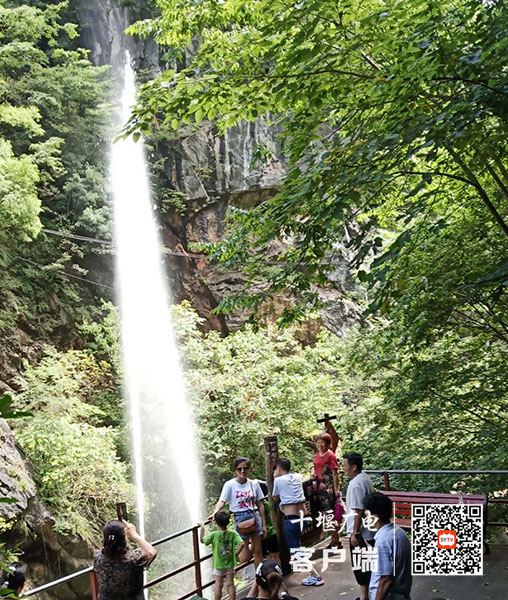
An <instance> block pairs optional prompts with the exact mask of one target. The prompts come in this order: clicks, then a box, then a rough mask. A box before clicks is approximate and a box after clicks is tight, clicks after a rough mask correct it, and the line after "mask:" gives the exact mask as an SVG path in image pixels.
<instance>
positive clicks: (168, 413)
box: [111, 59, 202, 540]
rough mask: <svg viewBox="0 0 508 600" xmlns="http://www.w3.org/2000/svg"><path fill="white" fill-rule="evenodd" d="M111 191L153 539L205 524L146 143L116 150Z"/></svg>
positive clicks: (144, 506)
mask: <svg viewBox="0 0 508 600" xmlns="http://www.w3.org/2000/svg"><path fill="white" fill-rule="evenodd" d="M129 62H130V61H129V59H127V61H126V66H125V79H124V89H123V93H122V98H121V122H122V124H124V123H125V122H126V121H127V119H128V118H129V116H130V108H131V106H132V105H133V103H134V101H135V94H136V91H135V81H134V73H133V71H132V69H131V67H130V64H129ZM111 186H112V192H113V199H114V223H115V225H114V229H115V247H116V281H117V291H118V298H119V304H120V315H121V322H122V348H123V368H124V390H125V394H126V397H127V400H128V403H129V410H130V415H131V423H132V440H133V452H134V464H135V480H136V486H137V491H138V497H137V502H138V507H137V508H138V515H139V529H140V533H141V535H143V536H145V537H146V538H147V539H149V540H153V539H156V538H158V537H162V536H165V535H168V534H171V533H174V532H175V531H178V530H180V529H183V528H186V527H188V526H189V525H193V524H195V523H197V522H198V520H199V517H200V515H201V514H202V513H201V490H202V485H201V474H200V469H199V466H198V453H197V448H196V443H195V435H194V426H193V422H192V417H191V412H190V408H189V406H188V404H187V401H186V398H185V389H184V381H183V376H182V372H181V368H180V360H179V356H178V350H177V347H176V345H175V341H174V334H173V327H172V324H171V318H170V301H169V293H168V289H167V284H166V281H165V276H164V269H163V259H162V253H161V245H160V240H159V236H158V231H157V226H156V221H155V215H154V210H153V207H152V204H151V201H150V188H149V182H148V174H147V168H146V161H145V156H144V149H143V145H142V143H141V140H140V141H138V142H137V143H136V142H134V141H133V139H132V138H128V139H125V140H120V141H118V142H116V143H115V144H113V147H112V153H111Z"/></svg>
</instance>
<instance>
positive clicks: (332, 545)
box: [325, 542, 343, 550]
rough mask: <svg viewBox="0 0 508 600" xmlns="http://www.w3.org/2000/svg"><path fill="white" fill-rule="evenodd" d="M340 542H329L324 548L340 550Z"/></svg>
mask: <svg viewBox="0 0 508 600" xmlns="http://www.w3.org/2000/svg"><path fill="white" fill-rule="evenodd" d="M342 548H343V546H342V542H330V543H329V544H328V546H326V548H325V550H333V549H336V550H342Z"/></svg>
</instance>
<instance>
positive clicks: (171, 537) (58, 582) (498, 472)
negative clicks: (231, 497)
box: [20, 469, 508, 600]
mask: <svg viewBox="0 0 508 600" xmlns="http://www.w3.org/2000/svg"><path fill="white" fill-rule="evenodd" d="M341 472H342V473H343V471H341ZM365 472H366V473H377V474H380V475H384V477H385V487H386V488H387V489H389V479H388V478H389V475H419V474H422V475H441V474H442V475H508V470H506V471H505V470H496V471H488V470H483V471H468V470H444V469H441V470H413V469H393V470H391V469H365ZM489 502H493V503H503V504H504V503H508V500H506V499H504V498H492V500H490V499H489ZM207 522H210V521H207ZM488 525H494V526H506V523H488ZM198 528H199V525H193V526H191V527H187V528H186V529H182V530H181V531H177V532H176V533H172V534H171V535H168V536H165V537H163V538H160V539H159V540H155V541H154V542H152V546H158V545H160V544H164V543H165V542H169V541H171V540H174V539H176V538H178V537H180V536H182V535H185V534H186V533H191V532H196V531H197V529H198ZM211 556H212V555H211V554H209V555H207V556H204V557H199V559H195V560H194V561H192V562H191V563H188V564H187V565H185V566H184V567H179V568H178V569H175V570H174V571H171V572H170V573H166V574H165V575H161V576H160V577H158V578H156V579H154V580H153V581H151V582H149V583H147V584H146V585H145V588H146V587H151V586H152V585H155V584H156V583H160V582H161V581H164V580H165V579H169V578H170V577H172V576H173V575H177V574H178V573H181V572H183V571H185V570H187V569H191V568H193V567H194V568H195V567H196V566H197V565H200V564H201V563H202V562H203V561H204V560H208V559H209V558H211ZM250 562H252V561H249V562H248V563H242V564H241V565H238V567H236V569H235V570H238V569H241V568H244V567H245V566H246V565H248V564H250ZM92 572H93V566H90V567H87V568H85V569H82V570H81V571H77V572H76V573H71V574H70V575H65V576H64V577H61V578H60V579H56V580H55V581H50V582H49V583H45V584H43V585H41V586H39V587H37V588H34V589H32V590H27V591H26V592H24V593H22V594H21V596H20V598H28V597H29V596H34V595H35V594H38V593H40V592H44V591H46V590H49V589H51V588H54V587H56V586H58V585H61V584H62V583H66V582H67V581H72V580H73V579H76V578H78V577H82V576H83V575H86V574H87V573H92ZM213 583H214V582H213V581H210V582H207V583H205V584H202V585H201V586H200V587H199V588H196V589H195V590H193V591H192V592H189V593H188V594H186V595H185V596H182V597H181V598H180V599H179V600H185V599H186V598H189V597H190V596H192V595H193V594H195V593H196V592H197V591H198V590H200V589H204V588H207V587H209V586H210V585H213Z"/></svg>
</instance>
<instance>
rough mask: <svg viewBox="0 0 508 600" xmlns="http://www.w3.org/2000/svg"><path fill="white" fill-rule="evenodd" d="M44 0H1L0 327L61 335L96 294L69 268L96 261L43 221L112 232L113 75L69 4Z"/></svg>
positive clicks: (59, 226) (60, 227) (80, 272)
mask: <svg viewBox="0 0 508 600" xmlns="http://www.w3.org/2000/svg"><path fill="white" fill-rule="evenodd" d="M32 4H35V5H36V6H32ZM44 4H45V6H42V7H38V6H37V5H40V3H33V2H32V3H30V2H19V1H18V2H8V3H7V2H5V1H3V0H2V1H1V2H0V25H1V26H0V86H1V90H2V100H1V103H0V244H1V246H2V250H1V252H0V268H1V269H2V279H3V281H2V283H3V285H2V291H1V293H0V331H2V332H5V335H6V336H8V335H9V333H10V332H11V331H12V328H13V327H15V326H16V325H20V324H21V325H22V327H26V328H27V329H28V330H29V332H30V333H31V332H32V330H37V331H38V332H42V333H43V334H46V335H47V336H48V337H49V335H50V334H54V337H55V338H56V337H58V335H61V334H63V333H64V331H63V330H64V329H65V325H64V327H62V323H64V324H65V322H66V321H67V325H69V324H70V323H72V321H73V319H77V320H80V318H81V314H82V312H86V309H85V310H84V311H83V310H81V309H80V307H81V306H82V305H83V302H82V301H81V298H83V297H87V296H88V297H87V300H88V301H87V302H86V304H89V303H90V300H91V298H90V296H91V295H92V294H90V293H88V292H87V291H86V288H85V291H84V293H83V294H82V291H81V290H80V288H78V286H77V285H76V280H73V279H72V276H73V275H74V276H78V277H79V276H83V275H86V270H85V269H84V267H85V265H87V264H90V262H91V261H90V258H89V255H88V256H87V250H85V251H83V249H82V248H80V247H79V246H78V245H77V244H76V243H73V242H70V241H69V240H63V239H61V238H58V237H50V236H47V235H46V234H41V233H40V232H41V227H42V226H44V227H46V228H48V229H57V230H65V231H68V232H77V233H84V234H92V235H93V236H102V237H105V236H108V235H109V208H108V202H107V199H108V194H107V186H106V173H107V147H108V144H107V140H108V121H109V111H110V106H109V103H108V95H109V85H110V84H109V80H108V78H107V76H106V71H105V70H104V69H99V68H95V67H93V66H92V65H91V64H90V63H89V62H88V60H87V59H86V53H85V51H84V50H82V49H80V48H79V47H78V46H77V41H76V37H77V35H78V34H77V30H76V26H75V25H74V24H72V23H68V22H65V21H64V19H63V17H62V13H64V12H65V10H66V4H65V3H60V4H51V3H49V4H48V3H44ZM38 234H39V235H38ZM37 235H38V238H37V239H36V240H35V241H33V242H32V243H27V242H29V241H30V240H33V239H34V238H36V236H37ZM87 259H88V260H87ZM66 273H68V274H69V275H66ZM78 285H81V289H83V284H78ZM26 322H29V323H30V325H27V324H26ZM54 341H55V342H57V341H58V340H57V339H54ZM13 343H15V342H13Z"/></svg>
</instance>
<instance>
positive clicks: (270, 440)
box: [265, 435, 291, 575]
mask: <svg viewBox="0 0 508 600" xmlns="http://www.w3.org/2000/svg"><path fill="white" fill-rule="evenodd" d="M278 458H279V446H278V443H277V436H276V435H270V436H267V437H265V464H266V485H267V487H268V493H269V497H268V498H269V504H270V514H271V517H272V523H273V526H274V527H275V531H276V532H277V538H278V540H279V555H280V562H281V567H282V571H283V573H284V574H285V575H287V574H289V573H291V567H290V566H289V558H290V557H289V550H288V547H287V543H286V536H285V535H284V515H283V514H282V512H281V511H280V510H279V507H278V505H277V504H275V502H274V501H273V500H272V493H273V470H274V469H275V467H276V466H277V459H278Z"/></svg>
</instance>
